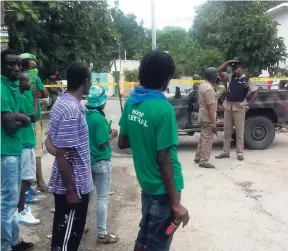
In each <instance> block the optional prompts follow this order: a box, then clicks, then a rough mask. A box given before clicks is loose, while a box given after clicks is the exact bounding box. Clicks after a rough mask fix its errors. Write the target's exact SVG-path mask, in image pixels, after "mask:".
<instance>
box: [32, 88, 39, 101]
mask: <svg viewBox="0 0 288 251" xmlns="http://www.w3.org/2000/svg"><path fill="white" fill-rule="evenodd" d="M32 95H33V99H34V101H35V100H38V95H39V94H38V91H37V90H36V89H33V90H32Z"/></svg>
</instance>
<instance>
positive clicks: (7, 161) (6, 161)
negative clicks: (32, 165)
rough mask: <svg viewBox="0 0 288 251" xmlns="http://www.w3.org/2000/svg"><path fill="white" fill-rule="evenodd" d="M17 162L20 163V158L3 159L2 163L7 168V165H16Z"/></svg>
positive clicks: (7, 157)
mask: <svg viewBox="0 0 288 251" xmlns="http://www.w3.org/2000/svg"><path fill="white" fill-rule="evenodd" d="M3 159H4V160H3ZM17 162H18V157H16V156H5V157H2V163H3V164H4V165H5V166H7V165H16V163H17Z"/></svg>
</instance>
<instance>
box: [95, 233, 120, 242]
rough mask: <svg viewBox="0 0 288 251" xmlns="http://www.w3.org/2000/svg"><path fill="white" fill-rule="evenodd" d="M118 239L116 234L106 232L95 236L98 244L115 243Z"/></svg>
mask: <svg viewBox="0 0 288 251" xmlns="http://www.w3.org/2000/svg"><path fill="white" fill-rule="evenodd" d="M118 241H119V237H118V236H116V235H112V234H106V235H104V236H102V237H100V236H99V237H98V238H97V243H98V244H114V243H117V242H118Z"/></svg>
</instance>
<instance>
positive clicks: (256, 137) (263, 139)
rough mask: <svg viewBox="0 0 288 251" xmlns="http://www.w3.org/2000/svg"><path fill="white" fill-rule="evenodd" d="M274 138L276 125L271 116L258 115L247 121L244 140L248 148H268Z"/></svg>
mask: <svg viewBox="0 0 288 251" xmlns="http://www.w3.org/2000/svg"><path fill="white" fill-rule="evenodd" d="M274 138H275V127H274V125H273V123H272V121H271V120H270V119H269V118H267V117H263V116H256V117H251V118H248V119H247V120H246V121H245V131H244V142H245V146H246V147H247V148H248V149H251V150H263V149H266V148H268V147H269V146H270V145H271V143H272V142H273V140H274Z"/></svg>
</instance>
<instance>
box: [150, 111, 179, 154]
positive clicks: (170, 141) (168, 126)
mask: <svg viewBox="0 0 288 251" xmlns="http://www.w3.org/2000/svg"><path fill="white" fill-rule="evenodd" d="M157 118H158V119H157V121H156V123H155V131H156V142H157V150H158V151H160V150H164V149H167V148H169V147H171V146H177V145H178V130H177V121H176V118H175V112H174V109H173V107H172V106H170V105H169V107H168V109H162V113H161V114H159V115H158V116H157Z"/></svg>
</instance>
